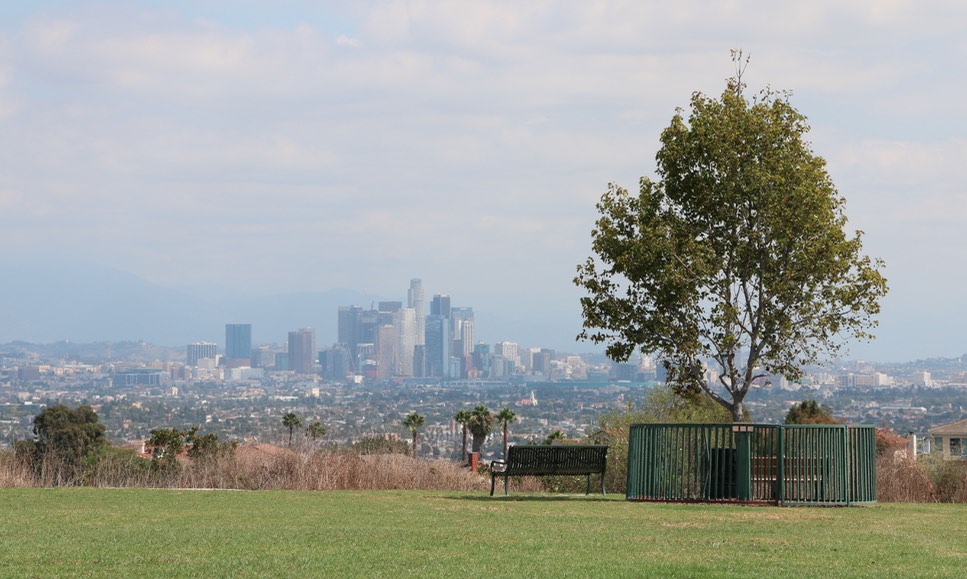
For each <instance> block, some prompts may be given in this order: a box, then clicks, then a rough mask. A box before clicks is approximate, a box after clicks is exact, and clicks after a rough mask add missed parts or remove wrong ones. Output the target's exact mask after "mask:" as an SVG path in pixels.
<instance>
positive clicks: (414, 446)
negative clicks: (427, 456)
mask: <svg viewBox="0 0 967 579" xmlns="http://www.w3.org/2000/svg"><path fill="white" fill-rule="evenodd" d="M413 458H416V431H415V430H414V431H413Z"/></svg>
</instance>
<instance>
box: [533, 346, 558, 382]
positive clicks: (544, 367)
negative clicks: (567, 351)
mask: <svg viewBox="0 0 967 579" xmlns="http://www.w3.org/2000/svg"><path fill="white" fill-rule="evenodd" d="M533 356H534V358H533V363H532V365H531V370H533V371H534V372H536V373H539V374H544V375H545V376H549V375H550V374H551V360H553V359H554V350H549V349H547V348H541V349H540V350H539V351H537V352H536V353H534V354H533Z"/></svg>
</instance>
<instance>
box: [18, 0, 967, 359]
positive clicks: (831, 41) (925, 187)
mask: <svg viewBox="0 0 967 579" xmlns="http://www.w3.org/2000/svg"><path fill="white" fill-rule="evenodd" d="M965 16H967V6H963V5H961V4H958V3H952V2H940V3H930V4H929V5H918V4H915V3H889V4H884V3H846V4H844V3H841V2H832V1H829V2H823V1H821V2H814V3H810V4H808V5H795V6H788V5H779V4H775V3H768V2H752V1H748V2H739V3H734V2H697V1H685V2H678V3H675V4H674V5H670V4H667V3H659V2H641V3H635V4H626V3H610V2H602V3H581V2H578V3H564V2H561V3H550V4H520V3H501V2H497V3H479V2H474V3H463V2H452V3H449V2H448V3H446V4H444V5H440V4H435V3H426V2H419V1H413V2H378V3H376V2H372V3H371V2H354V3H352V4H350V5H346V4H342V3H330V2H312V3H309V2H298V1H295V2H288V3H284V4H282V5H270V4H265V5H262V4H258V3H249V4H245V5H244V6H240V5H238V4H237V3H228V2H223V1H220V0H202V1H201V2H184V1H177V0H176V1H174V2H170V3H165V4H164V5H163V6H160V5H158V4H157V3H153V2H146V1H140V2H138V1H135V2H124V3H120V2H111V1H108V2H102V3H93V4H90V3H81V4H78V3H71V2H58V1H51V2H43V3H11V4H8V5H5V6H3V7H0V125H2V126H3V129H4V132H5V135H6V136H7V138H6V139H5V140H4V142H5V145H4V146H3V147H2V148H0V163H2V164H3V167H4V171H3V172H2V174H3V176H2V177H0V225H2V226H0V243H2V244H3V245H4V247H8V248H13V249H15V251H13V250H11V251H10V252H9V253H10V254H11V255H10V256H5V257H4V259H2V260H0V267H2V269H3V270H4V271H6V272H10V271H11V270H13V269H14V266H13V265H11V261H13V260H17V262H18V263H27V264H29V265H30V266H31V267H46V268H47V269H48V270H50V271H62V270H65V269H67V268H68V266H72V267H76V268H77V269H80V270H85V269H87V270H92V269H95V268H104V269H110V270H112V271H120V272H125V273H126V274H131V275H133V276H137V277H138V278H140V279H143V280H145V281H146V283H147V284H148V285H142V286H135V285H132V286H131V287H140V288H142V289H143V290H144V291H149V290H151V291H155V290H156V291H157V292H158V293H164V292H179V295H184V296H188V297H190V298H191V299H201V298H204V299H205V300H207V301H206V302H205V303H206V304H211V303H215V304H216V305H219V304H221V303H222V302H224V303H230V304H236V303H242V302H244V301H245V300H255V299H256V298H261V297H265V296H282V297H280V298H279V299H286V297H287V296H291V295H293V294H299V293H306V292H329V291H334V290H337V289H339V288H352V289H353V290H354V291H355V292H357V293H359V294H365V295H370V296H374V299H382V298H384V297H385V298H388V299H398V300H401V301H402V302H403V303H404V304H407V306H409V303H410V300H411V298H410V297H409V296H408V295H406V294H405V293H404V295H400V292H399V291H398V289H397V288H399V287H401V286H402V287H403V288H404V292H405V287H406V283H407V280H410V279H411V278H413V277H414V276H415V275H416V276H419V277H420V278H422V280H423V283H424V284H425V287H426V288H428V290H427V293H429V294H432V293H434V292H435V290H436V288H446V290H447V291H448V292H449V293H450V294H451V295H453V296H455V299H456V300H458V301H459V302H460V303H462V304H473V306H474V309H475V313H476V315H477V318H478V319H477V320H475V321H474V322H473V324H472V327H473V331H474V333H475V334H476V335H478V336H483V337H485V338H486V339H487V340H488V341H497V340H501V339H516V340H518V341H520V342H522V343H524V342H526V343H534V344H541V343H547V344H549V345H551V346H552V347H555V348H557V349H563V348H565V347H567V348H568V349H570V350H572V351H595V350H599V349H600V348H599V347H597V346H595V345H593V344H590V343H576V342H574V340H573V337H574V336H575V335H577V333H578V332H579V331H580V323H581V321H580V309H579V304H578V300H579V298H580V297H581V294H580V292H579V291H578V289H577V288H575V287H574V286H573V284H572V283H571V279H572V278H573V276H574V273H575V267H576V266H577V264H578V263H580V262H582V261H584V259H586V258H587V256H588V255H590V231H591V229H592V227H593V224H594V220H595V218H596V217H597V211H596V210H595V207H594V205H595V202H596V201H597V199H598V197H599V196H600V194H601V193H603V192H604V191H605V190H606V188H607V185H608V183H609V182H615V183H617V184H619V185H621V186H623V187H625V188H628V189H632V190H633V189H635V186H636V183H637V180H638V178H639V177H641V176H643V175H651V174H652V173H653V170H654V153H655V151H656V149H657V146H658V138H659V134H660V132H661V130H662V129H663V128H664V127H665V126H667V124H668V123H669V122H670V119H671V117H672V115H673V114H674V112H675V108H676V107H685V106H687V104H688V99H689V96H690V95H691V93H692V92H693V91H696V90H699V91H703V92H706V93H708V94H712V95H716V94H718V93H719V92H720V91H721V90H722V89H723V87H724V79H725V77H727V76H729V75H731V74H733V72H734V71H733V68H732V63H731V62H730V60H729V50H730V49H732V48H742V49H744V50H745V51H746V53H749V54H751V56H752V60H751V63H750V65H749V68H748V69H747V71H746V75H745V77H744V78H745V79H746V80H747V81H748V83H749V87H748V90H749V92H750V93H754V92H756V91H758V90H760V89H762V88H764V87H766V86H771V87H773V88H775V89H777V90H791V91H793V95H792V97H791V101H792V104H793V105H794V106H796V107H797V108H798V109H799V110H800V111H801V112H802V113H803V114H805V115H806V117H808V119H809V121H810V124H811V126H812V132H811V133H809V134H808V135H807V137H808V138H809V140H810V141H811V142H812V144H813V148H814V149H815V152H816V153H817V154H818V155H820V156H822V157H824V158H825V159H826V160H827V162H828V170H829V173H830V175H831V177H832V179H833V181H834V183H835V184H836V185H837V187H838V189H839V190H840V192H841V193H842V194H843V196H844V197H845V199H846V210H845V213H846V215H847V217H848V218H849V220H850V221H849V224H848V228H849V229H861V230H863V231H865V236H864V252H865V253H867V254H868V255H870V256H872V257H879V258H883V259H884V260H885V261H886V270H885V274H886V277H887V279H888V281H889V284H890V287H891V292H890V294H889V295H888V296H887V298H886V299H885V300H884V302H883V310H882V314H881V315H880V316H879V320H880V326H879V328H877V329H875V330H874V333H875V334H876V335H877V336H878V338H877V340H876V341H874V342H872V343H870V344H857V345H854V346H852V347H851V349H850V351H849V352H848V355H849V356H850V357H852V358H862V359H872V360H911V359H917V358H924V357H930V356H956V355H960V354H962V353H963V352H964V351H967V344H964V342H963V339H962V338H961V333H962V332H961V328H962V327H963V326H964V325H965V324H967V311H965V309H964V308H963V307H962V306H961V297H960V295H959V294H960V291H959V288H960V287H961V286H962V285H963V284H964V283H965V282H967V279H965V278H967V272H964V271H962V268H958V267H956V264H959V263H960V262H961V261H962V253H963V250H962V248H963V247H967V230H965V229H964V228H963V227H962V226H961V224H962V223H963V222H964V221H965V219H967V191H965V189H964V187H965V186H964V183H965V182H967V179H965V178H964V177H965V175H964V171H965V170H967V169H965V165H964V163H962V162H961V160H962V159H963V157H964V155H965V153H967V140H965V137H964V135H965V134H967V110H965V105H964V104H963V103H962V102H961V101H960V100H959V99H957V98H953V97H952V96H951V95H957V94H962V93H963V92H964V89H965V88H967V87H965V84H967V74H963V72H964V65H963V63H962V60H963V59H962V58H960V56H961V55H962V54H964V51H965V48H967V40H965V39H964V38H963V34H962V33H961V30H960V29H961V28H962V27H961V26H960V24H959V23H960V22H962V21H963V19H964V17H965ZM13 254H16V255H15V256H14V255H13ZM14 265H16V264H14ZM82 275H83V274H82V273H78V274H76V276H75V277H73V278H71V277H69V276H65V277H60V278H59V277H51V278H49V279H48V278H47V277H44V276H42V275H40V274H38V273H37V272H36V270H35V269H31V270H29V271H28V273H26V274H24V276H7V277H8V279H10V280H12V281H11V282H8V284H6V287H3V288H0V302H3V306H2V307H0V328H3V329H4V331H9V332H14V330H17V333H12V334H11V335H9V336H7V335H5V336H3V337H5V338H8V339H34V337H35V336H37V337H39V338H40V339H82V338H77V337H76V336H82V334H81V331H82V329H83V328H84V327H85V326H93V325H94V324H96V323H97V320H96V319H93V318H96V317H97V316H96V314H98V313H101V317H103V315H105V314H108V313H109V314H110V315H112V316H116V317H117V318H118V319H117V320H116V323H117V324H118V326H117V330H116V331H114V332H113V333H111V332H110V331H109V330H108V329H107V328H105V329H104V330H103V332H100V333H98V332H93V331H92V332H91V333H90V335H91V336H92V337H95V338H98V339H108V338H114V339H149V340H150V339H153V335H158V336H161V335H172V334H173V333H174V330H170V333H168V334H165V333H163V332H162V330H164V331H165V332H168V331H169V329H167V328H161V326H163V325H164V324H165V321H166V320H165V317H164V316H163V314H162V313H158V314H157V318H155V317H152V316H154V315H155V314H154V313H151V312H146V311H138V310H136V309H132V310H125V309H118V308H114V309H112V305H111V304H110V303H102V302H101V301H99V298H98V296H97V294H96V292H94V291H92V292H90V293H89V294H87V293H84V292H80V291H75V292H74V293H73V294H72V293H69V292H67V290H66V289H65V290H64V291H63V292H62V293H58V292H57V291H55V289H54V288H53V286H55V285H58V284H61V285H63V284H67V285H70V284H71V283H72V281H76V280H79V279H80V277H81V276H82ZM91 287H94V286H91ZM411 289H415V288H411ZM48 294H50V298H49V299H50V301H49V302H48V306H49V308H48V309H55V310H56V312H57V315H58V316H59V317H60V318H61V319H62V325H61V328H62V329H61V331H60V332H57V331H56V328H55V329H54V330H50V331H47V330H44V331H41V329H39V328H38V329H37V330H36V333H35V334H34V333H31V331H30V330H31V329H32V327H33V326H32V325H31V324H32V322H33V320H31V319H29V316H28V315H27V314H31V315H33V314H34V312H35V311H36V312H41V313H40V314H37V315H41V314H42V309H43V308H42V306H40V305H37V306H33V305H32V304H33V302H32V301H31V300H35V301H37V303H41V302H40V301H39V300H41V299H43V298H44V297H45V296H47V295H48ZM124 297H125V296H121V297H120V298H116V297H114V296H113V295H112V296H111V299H109V300H103V301H114V302H118V301H121V299H122V298H124ZM172 301H175V299H174V298H173V299H172ZM146 303H149V304H150V303H156V302H154V301H150V300H146ZM259 303H260V304H264V303H266V302H265V301H262V302H259ZM28 306H30V307H28ZM32 308H35V309H32ZM198 309H199V311H203V310H204V306H203V305H199V306H198ZM209 309H213V307H212V306H209ZM86 313H90V315H91V316H92V319H88V318H83V319H81V318H82V316H83V315H85V314H86ZM175 314H177V312H174V313H173V314H170V315H168V316H167V318H168V319H169V320H171V323H172V324H173V323H174V322H175V321H177V319H176V315H175ZM495 314H500V316H502V319H498V316H497V315H495ZM319 315H320V314H316V313H308V314H306V318H307V319H305V320H291V318H286V319H284V320H280V321H279V324H280V325H281V324H286V325H287V326H288V330H292V329H293V328H298V327H303V326H313V327H317V329H319V318H316V317H313V316H319ZM196 317H197V316H196ZM213 317H214V316H213ZM243 317H245V312H244V310H243V311H241V312H238V311H236V310H231V311H229V312H227V313H226V314H225V316H224V317H223V318H222V319H221V323H225V322H226V321H229V320H231V319H242V318H243ZM418 319H419V317H418ZM152 324H153V325H154V326H157V327H156V328H155V329H152ZM513 324H516V326H514V325H513ZM488 325H489V327H488ZM209 326H210V328H211V330H210V333H209V334H206V335H197V337H196V338H195V339H198V340H208V341H215V340H216V339H219V336H220V333H221V331H222V327H221V325H219V324H212V323H209ZM263 327H264V324H263ZM21 328H22V329H23V330H22V331H21V330H20V329H21ZM78 328H80V329H78ZM254 331H256V332H259V331H260V330H258V324H256V326H255V330H254ZM152 332H154V334H152ZM191 332H193V335H194V334H198V332H197V330H195V329H194V328H192V329H191ZM523 332H528V333H529V334H530V335H522V334H523ZM277 339H278V340H284V339H285V336H284V335H282V336H281V337H279V338H277Z"/></svg>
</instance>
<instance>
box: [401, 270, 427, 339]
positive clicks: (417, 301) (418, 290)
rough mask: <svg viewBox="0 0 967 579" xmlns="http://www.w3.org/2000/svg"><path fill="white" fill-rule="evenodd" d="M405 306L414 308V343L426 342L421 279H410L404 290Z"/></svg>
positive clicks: (424, 303) (424, 307) (424, 305)
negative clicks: (405, 290)
mask: <svg viewBox="0 0 967 579" xmlns="http://www.w3.org/2000/svg"><path fill="white" fill-rule="evenodd" d="M406 306H407V307H410V308H413V309H414V310H416V345H417V346H422V345H424V344H426V302H424V301H423V280H421V279H419V278H413V279H411V280H410V289H409V291H407V292H406Z"/></svg>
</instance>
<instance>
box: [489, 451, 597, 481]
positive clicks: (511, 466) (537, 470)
mask: <svg viewBox="0 0 967 579" xmlns="http://www.w3.org/2000/svg"><path fill="white" fill-rule="evenodd" d="M607 456H608V447H607V446H606V445H561V446H536V445H534V446H531V445H527V446H523V445H521V446H511V447H510V448H509V449H508V452H507V467H506V470H505V472H506V473H507V474H511V475H512V474H537V475H558V474H560V475H567V474H597V473H603V472H604V470H605V467H606V465H607Z"/></svg>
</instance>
